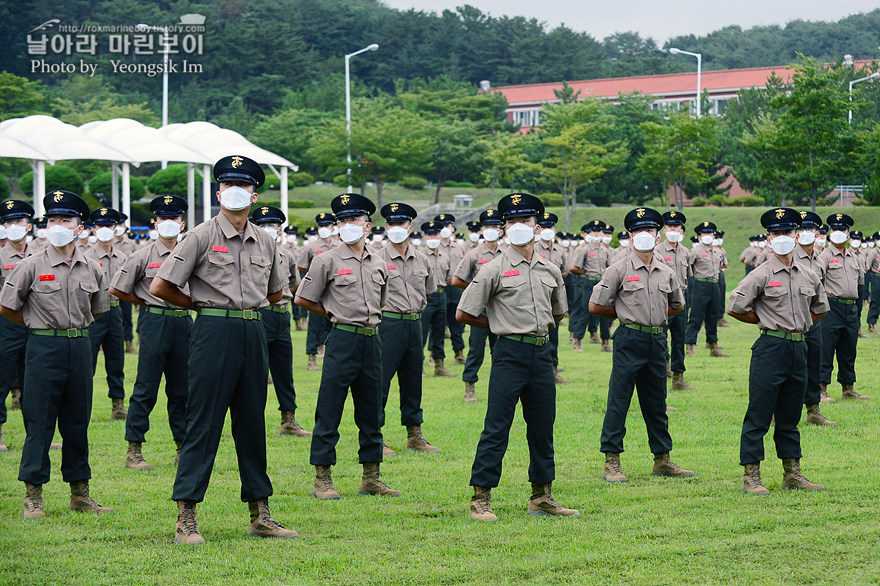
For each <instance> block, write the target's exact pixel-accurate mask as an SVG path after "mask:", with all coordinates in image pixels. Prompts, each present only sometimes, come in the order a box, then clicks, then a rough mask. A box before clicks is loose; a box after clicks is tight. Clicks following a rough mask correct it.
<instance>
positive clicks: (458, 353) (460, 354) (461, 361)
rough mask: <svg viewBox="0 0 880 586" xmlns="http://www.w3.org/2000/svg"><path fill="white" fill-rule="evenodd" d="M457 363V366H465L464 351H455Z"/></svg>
mask: <svg viewBox="0 0 880 586" xmlns="http://www.w3.org/2000/svg"><path fill="white" fill-rule="evenodd" d="M455 363H456V364H464V363H465V359H464V350H456V351H455Z"/></svg>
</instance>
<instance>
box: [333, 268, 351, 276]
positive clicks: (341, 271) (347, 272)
mask: <svg viewBox="0 0 880 586" xmlns="http://www.w3.org/2000/svg"><path fill="white" fill-rule="evenodd" d="M336 274H337V275H350V274H351V269H339V270H338V271H336Z"/></svg>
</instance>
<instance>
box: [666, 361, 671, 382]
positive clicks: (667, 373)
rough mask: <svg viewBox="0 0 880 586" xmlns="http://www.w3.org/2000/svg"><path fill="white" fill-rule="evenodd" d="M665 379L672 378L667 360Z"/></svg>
mask: <svg viewBox="0 0 880 586" xmlns="http://www.w3.org/2000/svg"><path fill="white" fill-rule="evenodd" d="M666 378H672V366H671V365H670V362H669V361H668V360H667V361H666Z"/></svg>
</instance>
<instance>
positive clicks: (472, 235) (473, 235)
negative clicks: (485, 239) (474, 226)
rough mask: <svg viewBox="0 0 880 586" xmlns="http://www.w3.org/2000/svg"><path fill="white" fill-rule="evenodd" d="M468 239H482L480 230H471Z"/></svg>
mask: <svg viewBox="0 0 880 586" xmlns="http://www.w3.org/2000/svg"><path fill="white" fill-rule="evenodd" d="M468 239H469V240H470V241H471V242H476V241H478V240H479V239H480V233H479V232H471V233H470V234H468Z"/></svg>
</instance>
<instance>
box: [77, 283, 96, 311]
mask: <svg viewBox="0 0 880 586" xmlns="http://www.w3.org/2000/svg"><path fill="white" fill-rule="evenodd" d="M97 293H98V283H96V282H95V281H81V282H80V284H79V287H78V288H77V289H76V292H75V294H74V295H75V296H76V299H77V301H78V302H80V303H81V304H82V306H83V307H89V306H90V304H91V302H92V296H93V295H96V294H97Z"/></svg>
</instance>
